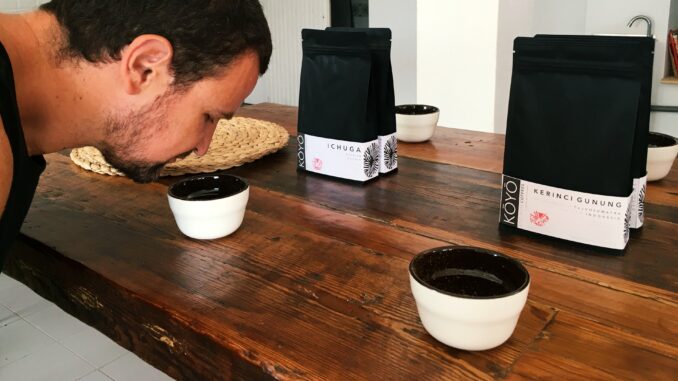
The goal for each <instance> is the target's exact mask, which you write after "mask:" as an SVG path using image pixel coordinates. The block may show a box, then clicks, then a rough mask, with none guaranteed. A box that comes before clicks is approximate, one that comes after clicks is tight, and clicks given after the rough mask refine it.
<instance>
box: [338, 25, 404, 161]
mask: <svg viewBox="0 0 678 381" xmlns="http://www.w3.org/2000/svg"><path fill="white" fill-rule="evenodd" d="M327 30H331V31H341V32H358V33H366V34H367V37H368V39H369V45H370V53H371V55H372V74H371V76H370V94H371V95H372V96H374V97H375V100H376V103H377V108H376V112H377V115H376V119H377V126H378V129H379V149H380V151H381V156H380V157H381V164H380V166H379V167H380V168H379V172H380V173H381V174H387V173H391V172H393V171H396V170H397V169H398V139H397V138H396V117H395V90H394V86H393V68H392V66H391V30H390V29H388V28H327Z"/></svg>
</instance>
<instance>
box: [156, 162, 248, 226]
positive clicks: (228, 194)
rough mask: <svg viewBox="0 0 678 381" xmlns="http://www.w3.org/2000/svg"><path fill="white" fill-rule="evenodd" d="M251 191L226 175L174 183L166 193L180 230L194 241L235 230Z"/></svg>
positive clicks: (204, 176) (245, 184) (234, 178)
mask: <svg viewBox="0 0 678 381" xmlns="http://www.w3.org/2000/svg"><path fill="white" fill-rule="evenodd" d="M249 194H250V188H249V184H247V181H245V180H244V179H242V178H240V177H237V176H232V175H225V174H215V175H199V176H193V177H190V178H187V179H185V180H181V181H179V182H177V183H176V184H173V185H172V186H171V187H170V188H169V190H168V194H167V198H168V199H169V205H170V209H172V213H173V214H174V219H175V220H176V222H177V226H178V227H179V230H181V232H182V233H184V234H185V235H187V236H189V237H191V238H195V239H217V238H222V237H225V236H227V235H229V234H231V233H233V232H234V231H236V230H238V228H239V227H240V225H241V224H242V221H243V218H244V217H245V208H246V206H247V200H248V199H249Z"/></svg>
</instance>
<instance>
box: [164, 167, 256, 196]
mask: <svg viewBox="0 0 678 381" xmlns="http://www.w3.org/2000/svg"><path fill="white" fill-rule="evenodd" d="M210 177H212V178H213V177H230V178H233V179H237V180H239V181H241V182H242V183H243V184H244V187H243V188H242V189H240V190H238V191H237V192H235V193H229V194H228V195H226V196H222V197H217V198H213V199H210V200H192V199H189V198H187V197H182V196H179V195H177V194H175V193H174V188H175V187H178V186H179V185H181V184H184V183H186V182H188V181H195V180H201V179H205V178H210ZM249 188H250V183H248V182H247V180H245V179H244V178H242V177H240V176H236V175H229V174H226V173H214V174H201V175H195V176H191V177H187V178H185V179H183V180H180V181H177V182H176V183H174V184H172V185H170V186H169V188H167V194H168V195H169V196H170V197H172V198H174V199H177V200H182V201H190V202H200V201H216V200H223V199H226V198H229V197H233V196H236V195H239V194H241V193H242V192H244V191H246V190H248V189H249Z"/></svg>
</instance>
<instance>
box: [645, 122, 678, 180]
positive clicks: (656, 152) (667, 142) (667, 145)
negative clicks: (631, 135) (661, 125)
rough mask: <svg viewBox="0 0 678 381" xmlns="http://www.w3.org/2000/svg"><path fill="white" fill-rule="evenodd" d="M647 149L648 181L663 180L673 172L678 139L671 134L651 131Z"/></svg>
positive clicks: (677, 153) (677, 150) (677, 152)
mask: <svg viewBox="0 0 678 381" xmlns="http://www.w3.org/2000/svg"><path fill="white" fill-rule="evenodd" d="M648 140H649V143H650V147H649V148H648V149H647V181H656V180H661V179H663V178H664V177H666V175H668V174H669V172H671V168H672V167H673V161H674V160H675V159H676V155H678V141H677V140H676V138H674V137H673V136H671V135H666V134H661V133H658V132H650V135H649V136H648Z"/></svg>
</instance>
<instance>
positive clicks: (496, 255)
mask: <svg viewBox="0 0 678 381" xmlns="http://www.w3.org/2000/svg"><path fill="white" fill-rule="evenodd" d="M464 250H466V251H473V252H475V253H476V254H478V255H486V256H492V257H494V258H502V259H505V260H507V261H508V262H509V263H510V264H512V265H513V266H515V267H516V268H517V269H518V270H519V271H520V272H521V273H522V274H523V278H524V281H523V283H521V284H520V286H518V287H517V288H516V289H515V290H512V291H510V292H507V293H504V294H499V295H491V296H473V295H466V294H458V293H454V292H450V291H445V290H441V289H439V288H437V287H434V286H432V285H430V284H429V283H428V282H426V281H424V280H423V279H421V277H420V276H419V274H417V273H416V271H415V270H414V263H415V261H416V260H417V259H419V258H422V257H425V256H427V255H430V254H431V253H434V252H440V251H450V252H454V251H464ZM409 270H410V275H412V277H413V278H414V279H415V280H416V281H417V283H419V284H420V285H422V286H424V287H426V288H428V289H430V290H433V291H436V292H439V293H441V294H444V295H449V296H453V297H456V298H463V299H479V300H480V299H484V300H491V299H501V298H506V297H509V296H512V295H516V294H518V293H520V292H521V291H523V290H525V288H527V286H529V284H530V273H529V272H528V271H527V269H526V268H525V266H524V265H523V264H522V263H520V261H518V260H517V259H514V258H511V257H509V256H508V255H505V254H501V253H498V252H496V251H492V250H487V249H483V248H480V247H473V246H441V247H436V248H433V249H428V250H425V251H422V252H421V253H419V254H417V255H415V256H414V258H412V260H411V261H410V266H409Z"/></svg>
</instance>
